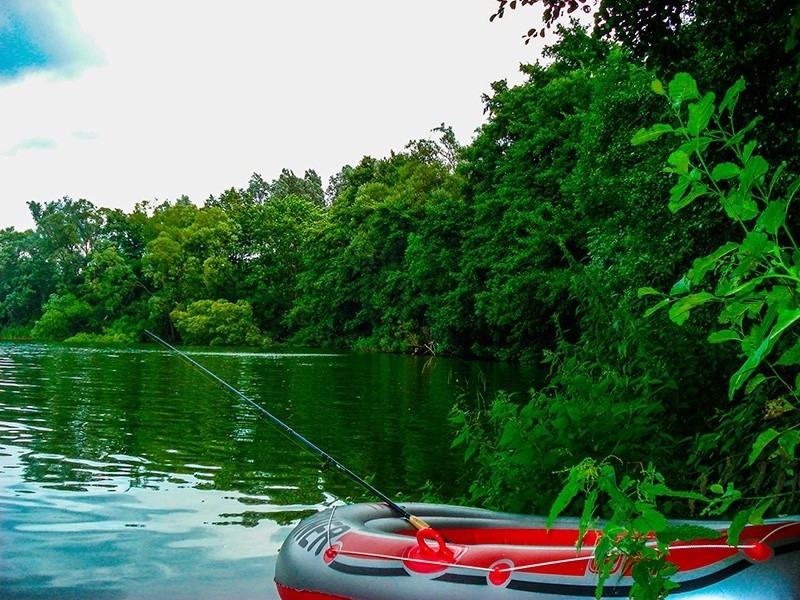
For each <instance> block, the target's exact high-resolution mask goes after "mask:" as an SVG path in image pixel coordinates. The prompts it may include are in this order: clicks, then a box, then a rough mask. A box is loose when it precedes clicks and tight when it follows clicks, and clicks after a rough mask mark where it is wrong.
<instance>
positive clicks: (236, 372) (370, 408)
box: [0, 343, 537, 600]
mask: <svg viewBox="0 0 800 600" xmlns="http://www.w3.org/2000/svg"><path fill="white" fill-rule="evenodd" d="M188 350H189V351H190V353H191V356H192V358H194V359H195V360H197V361H198V362H200V363H201V364H203V365H204V366H205V367H207V368H208V369H210V370H211V371H213V372H214V373H216V374H217V375H218V376H219V377H221V378H222V379H224V380H225V381H227V382H228V383H230V384H231V385H232V386H234V387H235V388H237V389H239V390H240V391H242V392H243V393H244V394H245V395H247V396H248V397H250V398H252V399H253V400H254V401H256V402H258V403H259V404H261V405H263V406H264V407H265V408H267V409H268V410H269V411H270V412H272V413H273V414H274V415H275V416H277V417H278V418H279V419H281V420H282V421H284V422H286V423H287V424H288V425H290V426H291V427H293V428H294V429H295V430H296V431H298V432H299V433H301V434H302V435H304V436H306V437H308V438H309V439H311V441H312V442H314V443H315V444H317V445H318V446H319V447H321V448H322V449H324V450H325V451H326V452H328V453H329V454H331V455H332V456H333V457H334V458H336V459H337V460H339V461H340V462H342V463H344V464H345V465H347V466H348V467H349V468H350V469H352V470H353V471H355V472H356V473H359V474H361V475H363V476H374V479H373V483H374V485H376V487H378V488H379V489H381V490H382V491H384V492H385V493H387V494H389V495H394V494H397V493H402V492H413V491H414V490H417V489H418V488H420V487H421V486H422V485H424V484H425V482H426V481H431V482H432V483H433V484H434V485H439V486H443V487H444V488H445V489H447V490H451V491H453V490H458V489H459V486H460V485H463V483H461V482H460V477H461V475H462V473H463V463H462V461H461V456H460V453H459V452H454V451H451V450H450V443H451V440H452V438H453V431H452V430H451V429H450V426H449V424H448V422H447V414H448V412H449V410H450V408H451V406H452V405H453V404H454V403H455V402H456V401H457V400H458V399H459V397H464V398H466V399H468V400H470V401H473V400H474V399H475V398H477V397H478V395H479V394H480V395H482V396H484V397H487V398H489V397H491V395H492V394H493V391H494V390H496V389H505V390H509V391H519V392H524V391H525V390H527V389H528V388H529V387H530V385H531V384H532V382H533V380H534V379H535V377H536V375H537V373H536V371H535V369H533V368H526V367H519V366H514V365H507V364H500V363H478V362H464V361H458V360H450V359H443V358H425V357H410V356H389V355H379V354H356V353H336V352H320V351H311V352H301V351H296V352H295V351H283V352H276V353H254V352H236V351H220V352H213V351H208V350H207V349H203V350H196V351H192V350H191V349H188ZM353 497H356V498H359V499H361V498H362V490H361V489H360V488H359V487H358V486H357V485H356V484H354V483H352V482H351V481H350V480H348V479H345V478H343V476H342V475H340V474H338V473H337V472H335V471H332V470H326V469H324V468H323V465H322V464H321V461H320V459H319V458H318V457H316V456H314V455H312V454H310V453H309V452H307V451H306V450H304V449H302V448H301V447H299V446H298V445H297V444H296V443H295V442H293V441H291V440H290V439H288V438H287V437H286V436H285V435H284V434H283V433H281V432H280V431H279V430H278V429H276V428H275V427H274V426H273V425H270V424H269V423H268V422H267V420H266V419H264V418H263V417H261V416H259V414H258V413H257V412H256V411H254V410H253V409H252V408H251V407H249V406H247V405H246V404H245V403H244V402H242V401H241V400H239V399H238V398H237V397H236V396H235V395H233V394H231V393H230V392H225V391H224V390H222V389H221V388H220V387H219V386H218V385H217V384H215V383H213V382H212V381H211V380H210V379H209V378H208V377H206V376H204V375H202V374H201V373H200V372H199V371H197V370H195V369H193V368H192V367H190V366H188V365H187V364H186V363H185V362H183V361H182V360H181V359H180V358H178V357H177V356H175V355H174V354H171V353H169V352H165V351H162V350H161V349H159V348H157V347H155V346H140V347H135V348H86V347H69V346H58V345H43V344H11V343H5V344H2V343H0V565H1V567H0V597H2V598H11V599H15V598H68V599H69V598H76V599H77V598H81V599H82V598H87V599H88V598H114V599H116V598H127V599H131V600H138V599H143V598H187V599H188V598H192V599H212V598H239V599H244V598H265V599H274V598H277V594H276V592H275V590H274V585H273V583H272V576H273V571H274V564H275V556H276V554H277V551H278V548H279V547H280V544H281V542H282V541H283V539H284V538H285V537H286V535H287V534H288V533H289V531H290V530H291V528H292V526H294V525H295V524H296V523H297V522H298V520H299V519H300V518H302V517H303V516H306V515H308V514H311V513H312V512H313V511H318V510H320V509H322V508H324V507H325V506H328V505H330V504H331V503H334V502H338V501H342V500H347V499H348V498H353Z"/></svg>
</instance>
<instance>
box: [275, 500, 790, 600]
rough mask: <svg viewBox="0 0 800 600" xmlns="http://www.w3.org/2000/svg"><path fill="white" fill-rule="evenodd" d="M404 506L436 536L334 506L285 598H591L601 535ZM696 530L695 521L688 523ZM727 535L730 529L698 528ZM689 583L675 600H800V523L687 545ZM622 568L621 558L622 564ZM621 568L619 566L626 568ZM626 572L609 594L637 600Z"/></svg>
mask: <svg viewBox="0 0 800 600" xmlns="http://www.w3.org/2000/svg"><path fill="white" fill-rule="evenodd" d="M405 508H406V509H407V510H408V511H409V512H410V513H411V514H413V515H416V516H418V517H420V518H422V519H423V520H424V521H426V522H427V523H428V524H429V525H430V526H431V528H430V529H428V530H422V531H419V532H417V531H415V530H413V529H412V528H411V527H410V526H409V525H408V523H406V522H405V521H404V520H403V519H401V518H399V517H397V516H396V513H395V512H394V511H393V510H392V509H391V508H390V507H388V506H387V505H385V504H354V505H348V506H340V507H335V508H331V509H328V510H326V511H323V512H321V513H318V514H316V515H314V516H312V517H309V518H307V519H305V520H303V521H302V522H301V523H300V524H299V525H298V526H297V527H296V528H295V529H294V530H293V531H292V533H291V534H290V535H289V537H288V538H287V539H286V541H285V542H284V544H283V546H282V547H281V550H280V552H279V554H278V560H277V564H276V569H275V583H276V585H277V588H278V592H279V594H280V597H281V598H282V599H283V600H348V599H349V600H479V599H480V600H485V599H490V600H491V599H497V600H506V599H509V600H512V599H520V600H539V599H546V600H555V599H556V598H572V599H584V600H586V599H591V598H594V595H595V588H596V585H597V572H596V567H595V565H594V562H593V560H592V552H593V549H594V548H593V545H594V543H595V542H596V540H597V534H596V532H589V533H587V534H586V536H585V537H584V540H583V547H582V549H581V550H580V551H577V550H576V542H577V537H578V522H577V520H576V519H559V520H557V521H556V523H555V525H554V526H553V528H552V529H550V530H549V531H548V530H547V529H546V528H545V519H544V518H542V517H529V516H521V515H512V514H504V513H496V512H491V511H486V510H481V509H474V508H464V507H455V506H442V505H435V504H408V505H406V506H405ZM684 522H686V521H684ZM696 524H698V525H703V526H705V527H711V528H713V529H717V530H719V531H720V532H723V533H724V532H725V530H726V529H727V527H728V525H729V523H723V522H696ZM669 557H670V561H671V562H673V563H674V564H675V565H677V567H678V572H677V574H675V575H674V576H673V577H672V579H673V581H675V582H677V583H678V584H679V585H680V587H679V588H678V589H676V590H675V591H673V592H672V593H671V594H670V596H671V597H673V596H674V597H675V598H679V599H690V598H692V599H699V598H703V599H705V600H710V599H713V598H720V599H721V598H725V599H726V600H738V599H742V600H744V599H746V598H747V599H752V598H761V599H771V598H774V599H780V600H786V599H789V598H800V518H797V517H795V518H792V519H783V520H771V521H767V522H766V523H765V524H764V525H758V526H754V525H751V526H748V527H746V528H745V530H744V532H743V533H742V535H741V537H740V545H739V546H738V547H732V546H728V545H727V544H726V543H725V538H724V537H723V538H721V539H715V540H695V541H691V542H685V543H684V542H676V543H674V544H672V545H671V546H670V551H669ZM619 562H620V563H621V561H619ZM620 568H621V564H615V565H614V569H616V570H617V571H619V570H620ZM631 583H632V581H631V578H630V577H629V576H628V575H627V574H625V573H619V572H617V573H615V574H613V575H612V576H611V578H610V579H609V580H608V582H607V584H606V587H605V588H604V593H603V597H604V598H619V597H623V598H624V597H627V596H628V593H629V591H630V588H631Z"/></svg>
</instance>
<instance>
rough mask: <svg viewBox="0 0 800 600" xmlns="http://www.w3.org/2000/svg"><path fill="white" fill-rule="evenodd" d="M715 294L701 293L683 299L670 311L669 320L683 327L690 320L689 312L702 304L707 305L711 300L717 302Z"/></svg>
mask: <svg viewBox="0 0 800 600" xmlns="http://www.w3.org/2000/svg"><path fill="white" fill-rule="evenodd" d="M715 299H716V296H714V294H709V293H708V292H700V293H698V294H691V295H690V296H685V297H684V298H681V299H680V300H678V301H677V302H675V304H673V305H672V307H671V308H670V309H669V318H670V319H672V321H673V322H674V323H676V324H678V325H683V324H684V323H685V322H686V320H687V319H688V318H689V312H690V311H691V310H692V309H693V308H695V307H697V306H700V305H701V304H705V303H706V302H709V301H710V300H715Z"/></svg>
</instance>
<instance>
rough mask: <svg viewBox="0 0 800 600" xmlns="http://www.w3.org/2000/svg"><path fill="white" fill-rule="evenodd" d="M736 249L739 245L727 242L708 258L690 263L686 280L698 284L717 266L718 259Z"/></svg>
mask: <svg viewBox="0 0 800 600" xmlns="http://www.w3.org/2000/svg"><path fill="white" fill-rule="evenodd" d="M737 248H739V244H735V243H734V242H727V243H726V244H724V245H722V246H720V247H719V248H717V249H716V250H715V251H714V252H712V253H711V254H709V255H708V256H704V257H702V258H696V259H695V260H694V262H693V263H692V268H691V269H690V270H689V272H688V273H687V274H686V277H687V279H688V280H689V281H691V282H692V283H694V284H698V283H700V282H701V281H702V280H703V277H705V274H706V273H708V272H709V271H710V270H712V269H713V268H715V267H716V266H717V262H718V261H719V259H720V258H722V257H723V256H726V255H727V254H730V253H731V252H733V251H734V250H736V249H737Z"/></svg>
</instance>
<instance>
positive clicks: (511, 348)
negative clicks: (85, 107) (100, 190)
mask: <svg viewBox="0 0 800 600" xmlns="http://www.w3.org/2000/svg"><path fill="white" fill-rule="evenodd" d="M589 5H590V3H588V2H585V1H581V2H577V1H569V0H527V1H525V0H521V1H520V2H518V3H517V2H514V1H512V2H510V3H509V2H506V1H505V0H499V2H498V5H497V6H496V13H495V15H494V16H495V17H502V18H510V17H511V16H512V15H511V14H510V12H514V13H515V14H514V15H513V17H514V18H515V19H517V20H520V21H521V22H522V21H524V15H528V16H529V17H530V18H531V20H532V19H533V15H534V11H533V10H530V11H529V10H528V9H529V8H535V7H537V6H538V7H539V8H540V9H543V10H544V17H545V27H544V28H542V29H541V30H539V29H538V28H534V29H531V30H530V31H528V33H527V36H523V37H532V36H539V35H546V36H549V39H550V40H551V42H552V43H551V45H550V46H548V48H547V50H546V52H545V56H544V57H543V60H542V61H541V62H540V63H537V64H533V65H524V66H522V67H521V68H522V69H523V72H524V74H525V76H526V81H525V82H524V83H522V84H520V85H516V86H509V85H508V84H507V83H506V82H504V81H499V82H495V83H493V84H492V85H491V92H490V93H489V94H487V96H486V97H485V98H484V103H485V111H486V122H485V124H484V125H482V126H481V128H480V129H479V130H478V131H476V133H475V135H474V138H473V139H472V140H471V142H470V143H469V144H468V145H466V146H461V145H460V144H459V143H458V141H457V140H456V138H455V136H454V135H453V132H452V130H451V129H450V128H449V127H448V126H447V125H446V124H442V125H441V126H439V127H437V128H435V129H434V130H432V135H431V137H430V139H422V140H412V141H410V142H409V143H408V144H407V145H406V146H405V147H404V148H403V149H398V150H396V151H395V152H393V153H392V154H391V155H389V156H387V157H384V158H372V157H368V156H365V157H364V158H363V159H362V160H361V161H360V162H359V163H358V164H356V165H355V166H351V165H347V166H344V167H343V168H342V169H341V171H340V172H339V173H338V174H337V175H336V176H335V177H333V178H331V180H330V182H329V184H328V185H327V186H326V187H323V183H322V181H321V179H320V177H319V176H318V175H317V174H316V173H315V172H314V171H313V170H308V171H306V172H305V173H304V174H303V176H302V177H301V176H298V175H296V174H295V173H293V172H292V171H289V170H284V171H283V172H282V173H281V174H280V175H279V176H278V177H277V178H275V179H274V180H272V181H270V182H268V181H267V180H265V179H263V178H262V177H261V176H260V175H259V174H253V176H252V178H251V179H250V181H249V182H248V183H247V184H246V186H245V187H231V188H230V189H227V190H224V191H222V192H220V193H219V194H218V195H217V196H212V197H209V198H208V199H207V200H205V202H204V203H203V204H202V205H198V204H196V203H193V202H192V201H190V199H189V198H186V197H183V198H180V199H177V200H174V201H166V202H163V203H161V204H152V203H148V202H142V203H141V204H139V205H137V207H136V208H135V209H134V210H133V211H132V212H130V213H125V212H123V211H120V210H109V209H104V208H97V207H96V206H94V205H93V204H92V203H91V202H90V201H88V200H85V199H78V200H74V199H71V198H66V197H65V198H62V199H57V200H53V201H51V202H47V203H44V204H40V203H37V202H31V203H29V206H30V210H31V214H32V216H33V219H34V222H35V227H34V228H33V229H31V230H27V231H15V230H13V229H5V230H2V231H0V338H2V339H34V340H43V341H70V342H116V343H132V342H138V341H144V339H143V331H144V329H146V328H147V329H151V330H153V331H155V332H157V333H159V334H160V335H163V336H165V337H167V338H168V339H170V340H173V341H179V342H183V343H186V344H194V345H240V346H241V345H246V346H262V345H269V344H275V343H286V344H298V345H307V346H318V347H341V348H349V349H360V350H370V351H385V352H404V353H418V354H437V355H450V356H460V357H480V358H490V359H497V360H512V361H526V362H536V363H543V364H544V365H545V366H546V368H547V369H548V370H549V376H548V378H547V380H546V381H545V383H544V384H542V385H541V386H538V387H537V388H535V389H532V390H531V392H530V395H529V396H528V397H526V398H519V397H509V396H503V395H501V396H499V397H497V398H490V399H479V400H478V401H477V404H476V400H475V399H474V398H471V399H465V404H464V406H461V407H456V408H455V409H454V411H453V415H452V420H453V424H454V425H455V427H456V428H457V430H458V433H457V437H456V438H455V440H454V445H456V446H461V447H463V448H464V451H465V459H466V462H467V463H468V465H469V468H470V469H471V476H472V480H473V481H474V483H473V484H472V486H471V488H470V494H471V497H470V498H467V500H468V501H470V502H472V503H475V504H480V505H482V506H487V507H493V508H499V509H504V510H509V511H515V512H537V513H547V512H548V511H550V510H551V509H554V510H556V511H563V510H566V509H568V508H569V509H572V510H577V511H579V513H580V511H583V514H584V516H585V517H587V518H592V517H593V516H594V515H596V514H603V513H608V512H609V510H610V509H608V508H607V506H606V504H604V503H606V502H607V500H608V499H609V498H610V500H611V504H610V505H609V506H611V509H613V511H616V512H614V514H615V515H617V516H619V520H627V521H626V522H636V521H635V519H636V518H639V519H642V518H644V519H645V521H646V522H647V524H648V526H649V527H650V528H651V529H653V530H654V531H655V532H656V533H660V532H662V531H665V530H664V527H662V526H661V515H666V516H669V517H672V516H687V515H692V516H697V515H713V514H722V515H733V514H735V515H736V516H735V518H736V519H738V521H737V523H739V524H740V525H741V526H743V525H744V524H745V523H746V522H757V521H758V519H760V518H762V517H763V516H764V515H770V514H786V513H789V514H797V513H800V470H798V460H797V454H796V447H797V444H798V441H799V438H800V418H799V417H798V415H799V414H800V411H798V410H797V409H798V389H799V388H798V386H799V385H800V370H799V369H798V365H800V335H798V331H800V296H798V294H800V246H798V235H797V232H798V228H797V225H798V211H797V204H796V202H795V197H796V195H797V192H798V188H800V179H799V178H798V177H797V173H798V168H800V156H799V155H798V153H797V144H798V141H800V140H799V139H798V134H799V133H800V130H799V129H798V118H799V116H800V50H799V49H798V44H797V37H798V29H799V28H800V27H799V25H800V11H798V10H797V7H796V3H794V2H787V1H777V0H768V1H766V2H764V1H760V2H755V1H753V0H724V1H722V2H718V1H713V2H712V1H710V0H687V1H680V2H678V1H662V2H652V1H643V2H630V0H602V1H600V2H599V4H598V6H597V7H596V18H595V24H594V26H593V27H592V28H590V29H588V30H586V29H584V28H582V27H580V26H579V25H578V24H577V22H575V21H571V20H570V15H571V14H572V13H573V12H574V11H575V10H577V9H579V8H581V7H584V6H589ZM487 12H488V13H491V5H489V8H488V9H487ZM488 16H489V15H488V14H487V18H488ZM520 43H523V40H520ZM565 481H566V486H565ZM559 490H561V493H559ZM632 497H635V501H634V500H631V498H632ZM604 498H605V500H604ZM581 506H582V508H581ZM639 523H640V524H641V521H640V522H639ZM653 572H656V571H653Z"/></svg>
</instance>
